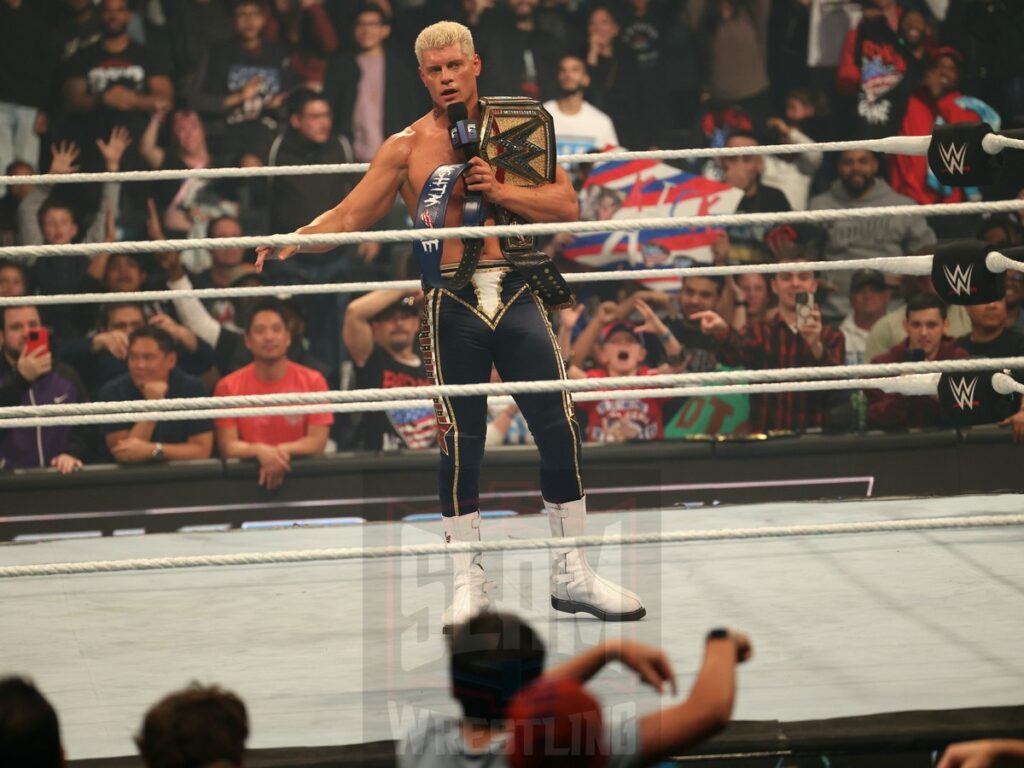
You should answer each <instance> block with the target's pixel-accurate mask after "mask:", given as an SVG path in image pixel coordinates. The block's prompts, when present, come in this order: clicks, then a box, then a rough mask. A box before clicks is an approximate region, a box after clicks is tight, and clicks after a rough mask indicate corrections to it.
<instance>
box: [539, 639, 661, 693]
mask: <svg viewBox="0 0 1024 768" xmlns="http://www.w3.org/2000/svg"><path fill="white" fill-rule="evenodd" d="M610 661H619V662H621V663H622V664H623V666H626V667H628V668H629V669H631V670H633V671H634V672H636V674H637V675H638V676H639V677H640V679H641V680H643V681H644V682H645V683H647V684H648V685H650V686H651V687H652V688H654V689H655V690H656V691H658V692H659V693H661V692H662V691H663V689H664V687H665V685H666V684H667V685H668V686H669V687H670V688H671V689H672V693H673V694H675V693H676V673H675V671H674V670H673V669H672V664H671V662H669V660H668V657H667V656H666V655H665V652H664V651H663V650H661V649H660V648H656V647H654V646H652V645H644V644H642V643H636V642H633V641H632V640H622V639H618V640H608V641H606V642H603V643H601V644H599V645H596V646H594V647H593V648H591V649H589V650H587V651H584V652H583V653H580V654H578V655H576V656H573V657H572V658H571V659H569V660H568V661H566V662H565V663H563V664H560V665H559V666H557V667H553V668H552V669H549V670H548V671H547V672H545V673H544V676H545V677H571V678H573V679H574V680H578V681H579V682H581V683H586V682H587V681H588V680H589V679H590V678H592V677H593V676H594V675H596V674H597V673H598V672H600V671H601V668H602V667H604V665H605V664H607V663H608V662H610Z"/></svg>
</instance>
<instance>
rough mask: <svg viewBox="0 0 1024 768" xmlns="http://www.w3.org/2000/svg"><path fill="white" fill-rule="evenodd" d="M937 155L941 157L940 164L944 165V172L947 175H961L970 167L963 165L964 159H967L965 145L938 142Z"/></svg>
mask: <svg viewBox="0 0 1024 768" xmlns="http://www.w3.org/2000/svg"><path fill="white" fill-rule="evenodd" d="M939 157H940V158H942V164H943V165H944V166H946V173H948V174H949V175H951V176H953V175H958V176H962V175H963V174H964V173H965V172H966V171H969V170H970V168H965V167H964V161H965V160H966V159H967V145H966V144H960V145H959V146H958V145H956V144H948V145H944V144H939Z"/></svg>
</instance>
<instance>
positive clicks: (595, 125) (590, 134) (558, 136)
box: [544, 99, 619, 155]
mask: <svg viewBox="0 0 1024 768" xmlns="http://www.w3.org/2000/svg"><path fill="white" fill-rule="evenodd" d="M544 109H546V110H547V111H548V112H550V113H551V117H552V118H554V121H555V144H556V145H557V147H558V154H560V155H568V154H577V153H580V152H589V151H591V150H592V149H604V148H605V147H607V146H609V145H611V146H613V147H617V146H619V137H618V135H617V134H616V133H615V126H614V125H613V124H612V120H611V118H610V117H608V115H606V114H605V113H604V112H602V111H601V110H600V109H598V108H597V107H595V106H593V105H591V104H588V103H587V102H585V101H584V102H583V108H582V109H580V111H579V112H577V113H576V114H575V115H567V114H565V113H564V112H562V111H561V110H560V109H559V108H558V102H557V101H555V100H554V99H552V100H551V101H546V102H544Z"/></svg>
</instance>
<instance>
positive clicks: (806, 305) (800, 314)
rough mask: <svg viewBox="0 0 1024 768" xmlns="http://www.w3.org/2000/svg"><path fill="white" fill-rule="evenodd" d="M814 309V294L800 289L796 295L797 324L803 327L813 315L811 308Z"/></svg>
mask: <svg viewBox="0 0 1024 768" xmlns="http://www.w3.org/2000/svg"><path fill="white" fill-rule="evenodd" d="M812 309H814V296H813V295H812V294H810V293H808V292H806V291H800V293H798V294H797V295H796V326H797V328H800V327H802V326H803V325H804V324H805V323H806V322H807V321H808V320H809V319H810V317H811V310H812Z"/></svg>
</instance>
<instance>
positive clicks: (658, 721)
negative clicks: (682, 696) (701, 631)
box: [640, 631, 751, 765]
mask: <svg viewBox="0 0 1024 768" xmlns="http://www.w3.org/2000/svg"><path fill="white" fill-rule="evenodd" d="M750 655H751V647H750V641H749V639H747V637H746V636H745V635H743V634H741V633H739V632H732V631H730V632H729V633H728V635H727V636H726V637H722V638H716V639H709V640H708V641H707V646H706V648H705V651H704V663H703V664H702V665H701V668H700V672H699V673H698V674H697V680H696V682H695V683H694V684H693V688H692V689H691V690H690V695H689V697H688V698H687V699H686V701H684V702H682V703H681V704H677V705H676V706H673V707H667V708H666V709H662V710H660V711H658V712H654V713H652V714H650V715H646V716H644V717H642V718H641V719H640V751H641V756H642V757H641V763H642V764H643V765H653V764H655V763H658V762H660V761H661V760H663V759H665V758H666V757H669V756H670V755H674V754H676V753H677V752H678V751H679V750H681V749H685V748H686V747H688V746H692V745H693V744H697V743H699V742H701V741H703V740H705V739H707V738H709V737H711V736H713V735H714V734H715V733H717V732H718V731H720V730H722V729H723V728H725V726H726V725H728V723H729V719H730V718H731V717H732V708H733V702H734V701H735V698H736V665H737V664H739V663H741V662H744V661H746V660H747V659H748V658H750Z"/></svg>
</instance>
